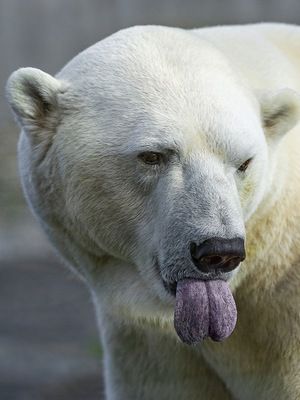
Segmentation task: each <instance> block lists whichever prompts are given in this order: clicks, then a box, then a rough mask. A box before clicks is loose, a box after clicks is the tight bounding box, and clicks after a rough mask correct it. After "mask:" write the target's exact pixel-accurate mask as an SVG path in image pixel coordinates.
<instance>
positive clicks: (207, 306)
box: [174, 279, 237, 344]
mask: <svg viewBox="0 0 300 400" xmlns="http://www.w3.org/2000/svg"><path fill="white" fill-rule="evenodd" d="M236 319H237V312H236V306H235V301H234V298H233V296H232V294H231V291H230V289H229V286H228V284H227V283H226V282H225V281H221V280H215V281H200V280H194V279H183V280H181V281H179V282H178V284H177V290H176V306H175V314H174V325H175V329H176V332H177V334H178V336H179V337H180V339H181V340H182V341H183V342H184V343H187V344H195V343H198V342H200V341H202V340H203V339H205V338H206V337H208V336H209V337H211V338H212V339H213V340H215V341H221V340H224V339H226V338H227V337H228V336H230V335H231V333H232V332H233V330H234V327H235V324H236Z"/></svg>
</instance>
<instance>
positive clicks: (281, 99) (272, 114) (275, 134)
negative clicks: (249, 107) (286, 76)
mask: <svg viewBox="0 0 300 400" xmlns="http://www.w3.org/2000/svg"><path fill="white" fill-rule="evenodd" d="M259 100H260V105H261V114H262V122H263V126H264V129H265V132H266V136H267V138H268V139H270V140H275V141H278V140H279V139H280V138H281V137H283V136H284V135H285V134H286V133H287V132H289V131H290V130H291V129H292V128H293V127H294V126H295V125H296V124H297V123H298V122H299V121H300V96H299V94H298V93H297V92H295V91H294V90H292V89H288V88H285V89H281V90H278V91H275V92H270V93H266V94H260V95H259Z"/></svg>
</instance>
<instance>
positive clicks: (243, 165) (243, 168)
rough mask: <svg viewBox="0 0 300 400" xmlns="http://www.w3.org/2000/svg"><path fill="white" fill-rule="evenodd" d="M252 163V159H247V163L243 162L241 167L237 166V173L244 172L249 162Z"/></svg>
mask: <svg viewBox="0 0 300 400" xmlns="http://www.w3.org/2000/svg"><path fill="white" fill-rule="evenodd" d="M251 161H252V158H248V160H247V161H245V162H244V163H243V164H242V165H240V166H239V168H238V171H239V172H245V171H246V169H247V168H248V167H249V164H250V162H251Z"/></svg>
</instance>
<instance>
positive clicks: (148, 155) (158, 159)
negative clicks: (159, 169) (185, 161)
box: [138, 151, 163, 165]
mask: <svg viewBox="0 0 300 400" xmlns="http://www.w3.org/2000/svg"><path fill="white" fill-rule="evenodd" d="M138 158H139V159H140V160H141V161H143V162H144V163H145V164H149V165H158V164H161V163H162V161H163V155H162V154H160V153H154V152H152V151H145V152H144V153H141V154H139V155H138Z"/></svg>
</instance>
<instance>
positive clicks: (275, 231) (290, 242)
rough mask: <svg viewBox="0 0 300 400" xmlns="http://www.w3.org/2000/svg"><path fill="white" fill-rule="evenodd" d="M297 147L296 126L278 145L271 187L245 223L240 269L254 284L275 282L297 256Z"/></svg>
mask: <svg viewBox="0 0 300 400" xmlns="http://www.w3.org/2000/svg"><path fill="white" fill-rule="evenodd" d="M299 149H300V128H299V127H298V128H297V127H296V129H294V130H293V131H292V132H290V134H289V135H288V136H287V137H286V138H285V139H284V142H283V143H282V145H281V146H280V149H279V151H278V155H277V163H276V166H275V169H274V173H273V177H272V182H271V186H270V191H269V193H268V195H267V196H266V197H265V199H264V201H263V202H262V204H261V206H260V207H259V209H258V210H257V212H256V213H255V215H254V217H253V218H251V220H250V221H249V223H248V224H247V259H246V262H245V264H244V265H243V266H242V268H241V269H242V270H243V268H244V272H245V275H247V276H249V274H252V275H253V276H255V280H256V283H255V285H257V283H258V281H257V279H258V280H259V281H260V283H261V284H263V285H264V287H266V286H268V285H269V284H271V283H272V285H274V284H276V282H277V281H279V280H280V279H281V277H282V276H284V275H285V274H286V272H287V270H288V269H289V268H290V267H291V266H292V265H294V264H295V263H296V262H297V261H298V262H299V260H300V189H299V182H300V151H299ZM262 265H263V266H264V267H263V268H262V267H260V266H262ZM258 271H259V272H258ZM242 272H243V271H242ZM241 276H242V274H241ZM270 278H271V279H270ZM265 285H266V286H265Z"/></svg>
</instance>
